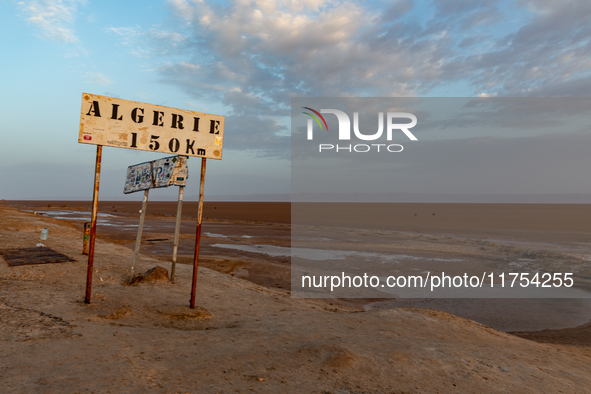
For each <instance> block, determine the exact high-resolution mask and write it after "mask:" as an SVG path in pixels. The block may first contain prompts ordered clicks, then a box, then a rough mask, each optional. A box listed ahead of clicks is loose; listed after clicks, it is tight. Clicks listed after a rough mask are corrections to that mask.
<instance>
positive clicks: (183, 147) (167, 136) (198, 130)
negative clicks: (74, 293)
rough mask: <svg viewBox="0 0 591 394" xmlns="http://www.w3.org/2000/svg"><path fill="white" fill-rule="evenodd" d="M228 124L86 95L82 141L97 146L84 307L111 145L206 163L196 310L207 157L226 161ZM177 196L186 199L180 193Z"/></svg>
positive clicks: (198, 114) (214, 118) (205, 116)
mask: <svg viewBox="0 0 591 394" xmlns="http://www.w3.org/2000/svg"><path fill="white" fill-rule="evenodd" d="M224 123H225V118H224V117H223V116H219V115H212V114H206V113H202V112H195V111H187V110H181V109H177V108H169V107H163V106H159V105H153V104H147V103H140V102H136V101H129V100H122V99H118V98H114V97H106V96H99V95H95V94H90V93H82V107H81V111H80V130H79V133H78V142H79V143H81V144H91V145H97V151H96V167H95V177H94V193H93V201H92V221H91V229H90V246H89V253H88V272H87V279H86V296H85V299H84V302H85V303H87V304H88V303H90V299H91V290H92V272H93V267H94V245H95V239H96V217H97V211H98V191H99V180H100V169H101V157H102V148H103V146H110V147H115V148H124V149H133V150H145V151H150V152H160V153H169V154H170V153H172V154H177V155H184V156H194V157H200V158H201V159H202V162H201V185H200V197H199V214H198V220H197V235H196V237H195V263H194V272H193V284H192V290H191V307H192V308H194V306H195V301H194V299H195V288H196V283H197V282H196V280H197V272H196V269H197V266H198V258H199V242H200V237H201V217H202V210H203V184H204V177H205V159H216V160H221V159H222V148H223V140H224ZM179 194H180V196H182V193H179ZM179 211H180V201H179ZM177 220H178V219H177ZM175 238H176V237H175Z"/></svg>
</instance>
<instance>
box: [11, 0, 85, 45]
mask: <svg viewBox="0 0 591 394" xmlns="http://www.w3.org/2000/svg"><path fill="white" fill-rule="evenodd" d="M83 2H84V0H29V1H21V2H19V6H20V9H21V11H22V12H23V13H24V14H25V15H26V20H27V21H28V22H29V23H31V24H32V25H34V26H36V27H37V28H38V29H39V30H40V31H41V33H42V37H43V38H45V39H48V40H54V41H61V42H78V38H77V37H76V35H75V34H74V30H73V26H72V25H73V24H74V20H75V18H76V12H77V10H78V5H79V4H81V3H83Z"/></svg>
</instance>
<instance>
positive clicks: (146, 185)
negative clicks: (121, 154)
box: [123, 156, 189, 194]
mask: <svg viewBox="0 0 591 394" xmlns="http://www.w3.org/2000/svg"><path fill="white" fill-rule="evenodd" d="M187 178H189V168H188V167H187V157H186V156H172V157H165V158H163V159H159V160H153V161H148V162H145V163H140V164H136V165H133V166H129V167H127V178H126V179H125V188H124V189H123V193H125V194H129V193H134V192H139V191H142V190H148V189H156V188H161V187H168V186H180V187H184V186H185V185H186V183H187Z"/></svg>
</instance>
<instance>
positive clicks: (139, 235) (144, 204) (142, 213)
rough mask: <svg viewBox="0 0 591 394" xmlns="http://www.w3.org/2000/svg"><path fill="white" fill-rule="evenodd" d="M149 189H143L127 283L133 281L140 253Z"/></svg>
mask: <svg viewBox="0 0 591 394" xmlns="http://www.w3.org/2000/svg"><path fill="white" fill-rule="evenodd" d="M149 194H150V189H146V190H145V191H144V201H143V202H142V210H141V211H140V225H139V227H138V229H137V238H136V239H135V249H134V251H133V260H132V261H131V272H130V273H129V283H131V282H132V281H133V276H134V275H135V261H136V260H137V255H138V254H139V253H140V244H141V242H142V231H143V230H144V219H145V218H146V208H147V207H148V196H149Z"/></svg>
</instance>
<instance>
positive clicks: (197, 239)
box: [190, 158, 205, 309]
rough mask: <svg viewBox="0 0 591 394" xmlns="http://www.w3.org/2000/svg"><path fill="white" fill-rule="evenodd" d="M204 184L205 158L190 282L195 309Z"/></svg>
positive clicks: (191, 304)
mask: <svg viewBox="0 0 591 394" xmlns="http://www.w3.org/2000/svg"><path fill="white" fill-rule="evenodd" d="M204 185H205V158H203V159H201V178H200V179H199V211H198V212H197V231H196V234H195V256H194V257H193V278H192V282H191V302H190V306H191V309H195V293H196V292H197V271H198V270H199V244H200V243H201V219H202V217H203V187H204Z"/></svg>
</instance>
